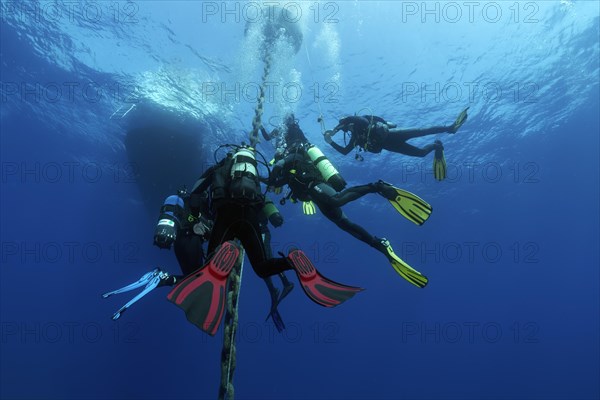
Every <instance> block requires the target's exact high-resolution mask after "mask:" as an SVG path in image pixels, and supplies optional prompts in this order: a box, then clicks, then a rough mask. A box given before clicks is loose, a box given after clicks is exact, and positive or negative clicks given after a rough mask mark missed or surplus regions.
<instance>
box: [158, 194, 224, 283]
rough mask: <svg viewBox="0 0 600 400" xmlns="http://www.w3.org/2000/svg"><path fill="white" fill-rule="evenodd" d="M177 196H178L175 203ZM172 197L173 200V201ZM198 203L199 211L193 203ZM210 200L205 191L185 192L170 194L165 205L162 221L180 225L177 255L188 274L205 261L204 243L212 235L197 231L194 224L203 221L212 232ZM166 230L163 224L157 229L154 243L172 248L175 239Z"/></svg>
mask: <svg viewBox="0 0 600 400" xmlns="http://www.w3.org/2000/svg"><path fill="white" fill-rule="evenodd" d="M173 198H177V199H178V200H177V201H176V202H175V203H173V200H172V199H173ZM169 200H171V201H169ZM191 202H193V203H194V205H195V210H196V211H195V213H192V211H191V207H190V203H191ZM208 218H210V216H209V215H208V200H207V197H206V193H204V196H202V195H194V196H185V195H183V194H179V195H176V196H175V195H173V196H169V197H168V198H167V200H165V204H163V206H162V207H161V210H160V215H159V221H161V220H169V221H173V222H172V223H173V224H174V227H176V228H177V231H176V236H175V239H174V241H173V242H172V244H173V250H174V251H175V257H177V262H178V263H179V267H180V268H181V272H182V273H183V275H184V276H186V275H188V274H191V273H192V272H194V271H196V270H197V269H198V268H200V267H201V266H202V265H203V264H204V261H205V258H204V249H203V248H202V244H203V243H204V242H205V241H206V240H207V239H208V234H200V235H199V234H196V233H195V232H194V226H195V225H196V224H203V225H204V226H205V231H206V233H208V232H209V231H210V227H211V225H212V223H211V222H210V220H209V219H208ZM164 235H165V232H164V231H162V230H161V229H160V225H159V227H158V228H157V231H156V232H155V237H154V243H155V245H157V246H159V247H161V248H170V247H171V241H170V240H169V237H168V236H167V237H165V236H164ZM171 240H172V239H171Z"/></svg>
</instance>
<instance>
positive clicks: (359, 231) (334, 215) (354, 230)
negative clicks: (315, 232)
mask: <svg viewBox="0 0 600 400" xmlns="http://www.w3.org/2000/svg"><path fill="white" fill-rule="evenodd" d="M317 206H319V210H321V212H322V213H323V215H324V216H325V217H327V218H328V219H329V220H330V221H331V222H333V223H334V224H336V225H337V226H338V227H339V228H340V229H342V230H344V231H346V232H348V233H349V234H351V235H352V236H354V237H355V238H357V239H358V240H360V241H363V242H365V243H367V244H368V245H371V244H372V243H373V240H374V236H372V235H371V234H370V233H369V232H367V230H366V229H365V228H363V227H362V226H360V225H358V224H355V223H354V222H352V221H350V220H349V219H348V217H347V216H346V215H345V214H344V213H343V212H342V209H341V208H339V207H328V206H324V205H322V204H319V203H317Z"/></svg>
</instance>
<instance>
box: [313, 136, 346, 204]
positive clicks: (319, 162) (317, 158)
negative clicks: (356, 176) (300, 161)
mask: <svg viewBox="0 0 600 400" xmlns="http://www.w3.org/2000/svg"><path fill="white" fill-rule="evenodd" d="M306 153H307V154H308V157H310V160H311V161H312V162H313V164H314V165H315V167H316V168H317V169H318V170H319V173H321V176H322V177H323V179H324V180H325V182H327V183H328V184H329V185H331V187H333V188H334V189H335V190H337V191H338V192H340V191H342V190H344V188H345V187H346V181H345V180H344V178H342V175H340V173H339V172H338V170H337V169H335V167H334V166H333V164H332V163H331V161H329V159H328V158H327V157H325V155H324V154H323V152H322V151H321V150H319V148H318V147H317V146H315V145H314V144H311V145H310V146H309V147H308V150H307V152H306Z"/></svg>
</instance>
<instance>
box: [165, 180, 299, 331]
mask: <svg viewBox="0 0 600 400" xmlns="http://www.w3.org/2000/svg"><path fill="white" fill-rule="evenodd" d="M199 184H200V182H197V183H196V185H199ZM212 219H213V217H212V215H211V214H210V207H209V199H208V193H207V192H206V191H204V192H193V193H191V194H188V193H187V191H186V190H185V189H183V190H180V191H179V192H178V194H177V196H175V195H173V196H169V197H167V199H166V200H165V203H164V204H163V206H162V207H161V210H160V216H159V220H158V224H157V227H156V231H155V233H154V244H155V245H156V246H158V247H160V248H161V249H170V248H171V246H173V249H174V250H175V255H176V257H177V261H178V262H179V265H180V267H181V270H182V272H183V274H184V275H183V276H180V277H179V279H180V280H181V278H183V277H185V276H188V275H189V274H191V273H192V272H194V271H196V270H197V269H198V266H201V265H203V264H204V250H203V248H202V244H203V243H204V242H205V241H207V240H208V239H209V237H210V232H211V230H212V226H213V221H212ZM268 222H271V224H272V225H273V226H274V227H279V226H281V225H282V224H283V216H282V215H281V213H280V212H279V210H278V209H277V208H276V207H275V206H274V205H273V202H272V201H270V200H269V199H267V201H266V202H265V207H264V208H263V210H262V213H261V220H260V226H261V232H262V234H263V236H266V235H268V238H269V242H268V243H267V242H265V247H266V249H267V251H268V254H269V256H268V258H271V256H270V254H271V253H270V251H271V247H270V237H271V236H270V234H271V233H270V231H269V228H268V225H267V223H268ZM278 275H279V278H280V279H281V282H282V284H283V291H282V292H280V291H279V289H277V288H276V287H275V285H274V284H273V281H272V278H271V277H266V278H265V279H264V280H265V283H266V285H267V288H268V289H269V293H270V296H271V309H270V312H269V314H268V316H267V319H268V318H269V317H271V318H272V319H273V323H274V324H275V327H276V328H277V330H278V331H279V332H281V331H283V330H284V329H285V324H284V322H283V320H282V319H281V315H280V314H279V311H278V310H277V305H278V304H279V303H281V301H282V300H283V299H284V298H285V297H286V296H287V295H288V294H289V293H290V291H291V290H292V289H293V287H294V285H293V284H292V283H291V282H290V281H289V280H288V279H287V277H286V276H285V274H284V273H283V272H281V273H279V274H278Z"/></svg>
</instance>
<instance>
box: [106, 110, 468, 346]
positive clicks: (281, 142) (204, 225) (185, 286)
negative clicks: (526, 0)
mask: <svg viewBox="0 0 600 400" xmlns="http://www.w3.org/2000/svg"><path fill="white" fill-rule="evenodd" d="M467 110H468V108H466V109H465V110H463V111H462V112H461V113H460V114H459V116H458V118H457V119H456V121H455V122H454V123H453V124H451V125H449V126H439V127H431V128H427V129H411V130H402V129H398V128H397V127H396V125H395V124H393V123H391V122H387V121H386V120H384V119H383V118H381V117H378V116H374V115H364V116H349V117H345V118H342V119H341V120H339V123H338V125H337V126H336V127H335V128H333V129H332V130H326V131H324V132H323V136H324V139H325V141H326V142H327V143H329V144H330V145H331V146H332V147H333V148H334V149H336V150H337V151H339V152H340V153H342V154H344V155H345V154H348V153H350V151H352V149H354V148H358V151H367V152H372V153H380V152H381V151H382V150H388V151H391V152H395V153H401V154H405V155H408V156H413V157H425V156H426V155H428V154H429V153H430V152H432V151H434V152H435V153H434V168H433V171H434V176H435V178H436V179H437V180H443V179H444V178H445V177H446V162H445V159H444V152H443V151H444V147H443V145H442V142H441V141H439V140H436V141H434V142H433V143H431V144H429V145H426V146H425V147H423V148H419V147H415V146H413V145H410V144H408V143H407V141H408V140H409V139H413V138H417V137H423V136H427V135H433V134H437V133H451V134H453V133H456V131H457V130H458V129H459V128H460V127H461V126H462V125H463V124H464V122H465V121H466V119H467ZM260 131H261V133H262V136H263V138H264V139H265V140H266V141H275V143H274V145H275V147H276V152H275V156H274V158H273V160H272V161H271V162H267V161H266V159H265V158H264V157H262V160H257V157H256V155H257V154H259V155H261V156H262V154H260V153H259V152H257V151H256V150H255V148H254V147H251V146H247V145H245V144H242V145H222V146H220V147H219V148H217V150H215V164H214V165H213V166H211V167H210V168H209V169H207V170H206V171H205V172H204V173H203V174H202V175H201V176H200V178H199V179H198V181H197V182H196V183H195V184H194V186H193V188H192V189H191V191H189V192H188V191H187V190H185V189H184V190H180V191H179V192H178V193H177V194H176V195H171V196H169V197H167V199H166V200H165V202H164V204H163V205H162V207H161V208H160V215H159V218H158V223H157V226H156V229H155V232H154V244H155V245H156V246H158V247H159V248H161V249H170V248H171V247H172V248H173V249H174V252H175V255H176V258H177V261H178V263H179V266H180V269H181V274H180V275H173V274H171V273H169V272H166V271H163V270H161V269H160V268H156V269H154V270H153V271H151V272H148V273H146V274H145V275H143V276H142V277H141V278H140V279H139V280H138V281H137V282H134V283H132V284H131V285H128V286H125V287H123V288H121V289H118V290H115V291H112V292H108V293H105V294H104V295H103V297H104V298H106V297H109V296H111V295H113V294H117V293H123V292H127V291H130V290H134V289H137V288H140V287H144V289H143V290H142V291H141V292H140V293H139V294H138V295H137V296H135V297H134V298H133V299H132V300H130V301H129V302H128V303H127V304H125V305H124V306H123V307H121V308H120V309H119V310H118V311H117V312H116V313H115V314H114V315H113V319H114V320H116V319H118V318H119V317H120V316H121V314H122V313H123V312H124V311H125V310H127V309H128V308H129V307H130V306H131V305H132V304H134V303H135V302H137V301H138V300H139V299H140V298H142V297H143V296H144V295H146V294H147V293H149V292H150V291H152V290H153V289H155V288H156V287H161V286H171V287H173V288H172V290H171V292H170V293H169V294H168V296H167V298H168V299H169V301H171V302H172V303H174V304H175V305H177V306H178V307H180V308H182V309H183V310H184V311H185V314H186V316H187V319H188V320H189V321H190V322H191V323H193V324H194V325H196V326H198V327H199V328H200V329H201V330H203V331H205V332H206V333H208V334H210V335H215V334H216V332H217V330H218V328H219V325H220V323H221V320H222V317H223V314H224V309H225V301H226V298H227V281H228V277H229V275H230V273H231V271H232V270H233V268H234V267H235V266H236V265H239V263H240V262H241V260H242V257H243V251H242V249H243V250H245V252H246V254H247V256H248V259H249V261H250V264H251V265H252V268H253V270H254V272H255V273H256V274H257V275H258V276H259V277H260V278H262V279H264V281H265V283H266V285H267V288H268V290H269V293H270V297H271V307H270V310H269V314H268V316H267V319H268V318H271V319H272V321H273V323H274V325H275V327H276V328H277V330H278V331H280V332H281V331H282V330H283V329H285V324H284V322H283V320H282V318H281V315H280V313H279V311H278V308H277V307H278V305H279V304H280V303H281V301H282V300H283V299H284V298H285V297H286V296H287V295H288V294H289V293H290V292H291V291H292V289H293V288H294V285H293V283H291V282H290V281H289V279H288V278H287V276H286V275H285V271H288V270H293V271H294V272H295V273H296V275H297V277H298V280H299V282H300V284H301V287H302V289H303V290H304V292H305V294H306V295H307V296H308V297H309V298H310V299H311V300H313V301H314V302H315V303H317V304H319V305H321V306H324V307H334V306H337V305H339V304H341V303H343V302H345V301H346V300H348V299H350V298H351V297H353V296H354V295H355V294H356V293H358V292H359V291H361V290H362V289H361V288H359V287H354V286H347V285H343V284H340V283H337V282H335V281H332V280H330V279H328V278H326V277H325V276H323V275H322V274H321V273H320V272H319V271H318V270H317V269H316V268H315V266H314V265H313V264H312V262H311V261H310V259H309V258H308V257H307V255H306V254H305V253H304V252H303V251H302V250H300V249H297V248H292V249H291V250H290V251H289V252H288V254H287V255H284V254H283V253H281V252H279V253H278V256H279V257H274V255H273V254H272V250H271V244H270V243H271V232H270V229H269V226H268V225H269V224H271V225H272V226H273V227H275V228H278V227H280V226H281V225H282V224H283V222H284V219H283V216H282V215H281V213H280V211H279V210H278V209H277V207H276V206H275V204H274V203H273V201H272V200H271V199H270V198H269V197H268V196H267V192H268V191H273V192H274V193H276V194H278V193H281V191H282V188H283V187H284V186H285V185H287V186H288V191H287V194H286V195H285V196H284V198H283V199H282V200H281V202H280V203H281V204H284V203H285V200H286V199H291V200H292V201H294V202H297V201H299V202H302V204H303V211H304V213H305V214H313V213H314V212H315V205H316V207H318V209H319V210H320V211H321V213H322V214H323V215H324V216H325V217H326V218H327V219H329V220H330V221H332V222H333V223H334V224H335V225H337V226H338V227H339V228H340V229H342V230H344V231H346V232H348V233H349V234H350V235H352V236H354V237H355V238H356V239H358V240H360V241H362V242H364V243H366V244H367V245H369V246H370V247H372V248H374V249H375V250H377V251H378V252H380V253H381V254H383V256H384V257H386V259H387V260H388V262H389V263H390V264H391V265H392V267H393V268H394V270H395V271H396V272H397V273H398V274H399V275H400V276H402V277H403V278H404V279H406V280H407V281H408V282H410V283H411V284H413V285H415V286H417V287H419V288H423V287H425V286H426V285H427V283H428V279H427V277H426V276H425V275H423V274H421V273H420V272H419V271H417V270H415V269H413V268H412V267H411V266H409V265H408V264H407V263H406V262H404V261H403V260H402V259H401V258H400V257H399V256H398V255H397V254H396V253H395V252H394V251H393V249H392V246H391V244H390V242H389V240H387V239H386V238H384V237H378V236H374V235H372V234H371V233H369V232H368V231H367V230H366V229H364V228H363V227H361V226H360V225H358V224H356V223H355V222H353V221H351V220H350V219H349V218H348V217H347V216H346V214H345V213H344V212H343V211H342V207H343V206H344V205H346V204H348V203H349V202H352V201H354V200H357V199H359V198H361V197H363V196H365V195H367V194H370V193H374V194H378V195H380V196H382V197H384V198H385V199H386V200H388V201H389V202H390V203H391V204H392V206H393V207H394V208H395V209H396V210H397V211H398V212H399V213H400V214H401V215H402V216H404V217H405V218H406V219H408V220H409V221H411V222H413V223H415V224H416V225H422V224H423V223H424V222H425V221H426V220H427V219H428V218H429V216H430V215H431V212H432V207H431V206H430V205H429V204H428V203H427V202H426V201H425V200H423V199H421V198H420V197H418V196H417V195H415V194H414V193H411V192H408V191H406V190H403V189H400V188H397V187H394V186H393V185H391V184H389V183H386V182H384V181H381V180H379V181H377V182H372V183H368V184H364V185H358V186H353V187H348V188H346V186H347V183H346V181H345V180H344V179H343V178H342V176H341V175H340V174H339V172H338V171H337V169H335V167H334V166H333V165H332V164H331V162H330V161H329V160H328V159H327V157H325V155H324V154H323V152H322V151H321V150H320V149H319V148H318V147H317V146H315V145H314V144H312V143H310V142H309V141H308V139H307V138H306V136H305V134H304V132H303V131H302V129H301V128H300V126H299V122H298V120H296V119H295V117H294V115H293V114H288V115H286V116H285V117H284V119H283V123H282V124H281V126H279V127H278V128H276V129H274V130H273V131H272V132H270V133H268V132H267V131H266V130H265V129H264V127H262V126H260ZM339 131H344V133H345V134H347V133H349V134H350V139H349V140H348V141H347V143H346V144H345V146H341V145H339V144H337V143H336V142H334V141H333V139H332V137H333V136H334V135H335V134H336V133H337V132H339ZM257 141H258V138H257V137H255V138H254V140H253V142H257ZM223 148H228V149H229V151H228V152H227V154H226V155H225V156H224V157H223V158H221V159H220V160H219V159H218V157H217V154H218V152H219V151H220V150H221V149H223ZM357 155H358V153H357ZM261 164H262V165H263V166H264V167H265V169H266V170H267V171H268V172H267V174H266V176H261V174H260V173H259V166H260V165H261ZM271 167H272V168H271ZM263 175H264V174H263ZM261 184H263V185H265V186H266V190H264V191H263V189H262V188H261ZM205 242H207V245H206V251H204V249H203V245H204V243H205ZM205 255H208V257H206V256H205ZM273 276H278V277H279V279H280V280H281V284H282V289H281V290H280V289H278V288H277V287H276V286H275V284H274V282H273V278H272V277H273Z"/></svg>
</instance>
